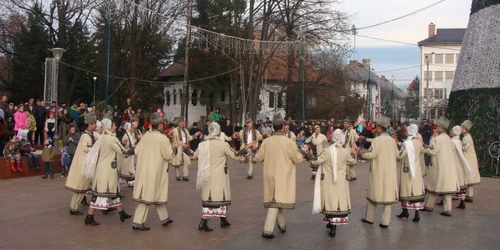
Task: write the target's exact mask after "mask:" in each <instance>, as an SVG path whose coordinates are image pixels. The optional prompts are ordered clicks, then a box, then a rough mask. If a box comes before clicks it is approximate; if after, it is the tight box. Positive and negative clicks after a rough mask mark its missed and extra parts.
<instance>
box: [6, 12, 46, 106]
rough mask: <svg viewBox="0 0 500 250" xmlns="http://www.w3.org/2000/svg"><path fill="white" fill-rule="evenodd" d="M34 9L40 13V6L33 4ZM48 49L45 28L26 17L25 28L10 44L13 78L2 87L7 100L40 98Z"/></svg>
mask: <svg viewBox="0 0 500 250" xmlns="http://www.w3.org/2000/svg"><path fill="white" fill-rule="evenodd" d="M33 10H34V11H36V10H40V7H39V6H38V5H37V4H35V5H34V6H33ZM50 47H51V46H50V39H49V34H48V31H47V29H46V28H45V27H44V25H43V24H42V22H41V20H40V19H39V18H38V17H37V16H36V15H32V14H29V15H28V22H27V24H26V26H24V25H23V26H22V27H21V32H20V35H19V37H18V38H17V39H16V40H15V41H14V44H13V55H12V57H11V60H9V63H10V64H11V69H12V79H11V80H10V81H6V80H4V83H3V86H2V90H4V91H7V92H9V93H11V96H10V97H9V99H10V100H12V101H13V102H16V103H21V102H25V101H27V100H28V99H29V98H42V97H43V90H44V75H45V72H44V64H45V58H47V57H49V51H48V49H49V48H50Z"/></svg>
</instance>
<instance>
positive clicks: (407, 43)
mask: <svg viewBox="0 0 500 250" xmlns="http://www.w3.org/2000/svg"><path fill="white" fill-rule="evenodd" d="M357 36H360V37H364V38H368V39H373V40H379V41H384V42H390V43H399V44H405V45H411V46H417V47H420V46H418V44H416V43H409V42H401V41H395V40H389V39H384V38H377V37H371V36H363V35H357ZM426 47H430V48H437V49H444V50H451V51H459V52H460V50H458V49H450V48H445V47H439V46H428V45H426Z"/></svg>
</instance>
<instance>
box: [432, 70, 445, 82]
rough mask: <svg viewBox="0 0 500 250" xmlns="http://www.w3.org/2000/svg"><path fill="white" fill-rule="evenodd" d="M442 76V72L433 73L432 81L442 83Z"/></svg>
mask: <svg viewBox="0 0 500 250" xmlns="http://www.w3.org/2000/svg"><path fill="white" fill-rule="evenodd" d="M443 75H444V72H443V71H435V72H434V81H438V82H440V81H443V80H444V79H443Z"/></svg>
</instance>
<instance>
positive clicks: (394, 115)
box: [391, 75, 397, 120]
mask: <svg viewBox="0 0 500 250" xmlns="http://www.w3.org/2000/svg"><path fill="white" fill-rule="evenodd" d="M391 80H392V94H391V119H392V118H393V119H394V120H396V118H397V114H394V113H395V112H394V110H395V109H396V107H395V105H394V75H392V79H391Z"/></svg>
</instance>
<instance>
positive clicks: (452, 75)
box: [444, 71, 455, 81]
mask: <svg viewBox="0 0 500 250" xmlns="http://www.w3.org/2000/svg"><path fill="white" fill-rule="evenodd" d="M444 77H445V78H446V79H445V80H447V81H448V80H453V78H455V72H454V71H446V72H444Z"/></svg>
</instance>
